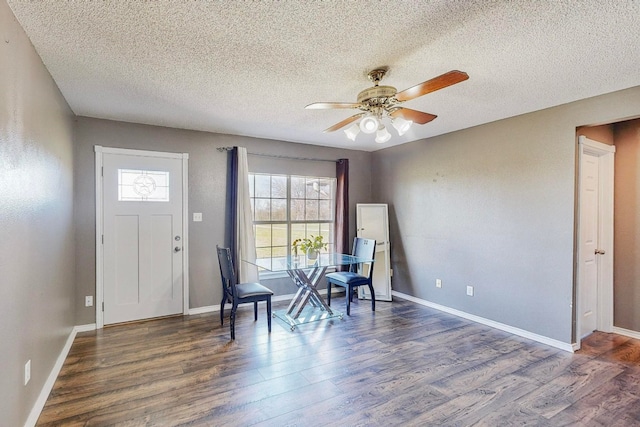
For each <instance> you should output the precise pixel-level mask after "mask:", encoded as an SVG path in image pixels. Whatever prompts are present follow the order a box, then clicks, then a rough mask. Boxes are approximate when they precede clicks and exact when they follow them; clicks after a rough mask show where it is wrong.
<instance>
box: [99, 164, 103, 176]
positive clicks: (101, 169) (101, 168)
mask: <svg viewBox="0 0 640 427" xmlns="http://www.w3.org/2000/svg"><path fill="white" fill-rule="evenodd" d="M100 176H104V166H101V167H100Z"/></svg>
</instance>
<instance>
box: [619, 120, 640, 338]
mask: <svg viewBox="0 0 640 427" xmlns="http://www.w3.org/2000/svg"><path fill="white" fill-rule="evenodd" d="M614 144H615V146H616V161H615V190H614V194H615V198H614V199H615V200H614V238H613V242H614V251H613V252H614V261H613V263H614V265H613V269H614V270H613V281H614V288H613V291H614V293H613V295H614V303H613V305H614V315H613V324H614V325H615V326H618V327H620V328H625V329H630V330H633V331H637V332H640V262H638V260H639V259H640V221H638V215H639V213H640V185H639V184H640V120H631V121H626V122H624V123H619V124H616V125H615V126H614Z"/></svg>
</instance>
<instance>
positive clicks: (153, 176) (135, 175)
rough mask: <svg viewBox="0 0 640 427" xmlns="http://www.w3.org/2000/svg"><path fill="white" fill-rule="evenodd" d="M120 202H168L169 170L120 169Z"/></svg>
mask: <svg viewBox="0 0 640 427" xmlns="http://www.w3.org/2000/svg"><path fill="white" fill-rule="evenodd" d="M118 201H119V202H168V201H169V172H168V171H147V170H137V169H118Z"/></svg>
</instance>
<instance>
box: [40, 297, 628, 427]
mask: <svg viewBox="0 0 640 427" xmlns="http://www.w3.org/2000/svg"><path fill="white" fill-rule="evenodd" d="M332 302H333V301H332ZM342 304H344V298H337V299H336V300H335V302H334V308H335V307H338V306H340V307H342ZM276 308H278V305H276ZM279 308H281V306H280V307H279ZM265 316H266V314H265V310H264V308H263V307H261V311H260V318H259V319H258V322H254V321H253V313H252V307H251V306H250V305H249V306H245V307H244V308H243V309H242V310H241V311H240V312H239V316H238V326H237V330H236V337H237V339H236V341H235V342H231V341H230V340H229V329H228V325H227V324H225V326H224V327H221V326H220V324H219V320H218V313H211V314H206V315H197V316H190V317H177V318H168V319H159V320H153V321H147V322H141V323H136V324H129V325H121V326H115V327H109V328H105V329H103V330H100V331H95V332H86V333H81V334H78V336H77V338H76V340H75V342H74V344H73V347H72V348H71V351H70V353H69V356H68V358H67V360H66V362H65V364H64V367H63V368H62V371H61V373H60V376H59V378H58V380H57V381H56V383H55V386H54V388H53V391H52V392H51V395H50V396H49V399H48V401H47V403H46V406H45V408H44V410H43V412H42V415H41V416H40V419H39V422H38V425H42V426H60V425H65V426H66V425H72V426H75V425H99V426H110V425H115V426H174V425H182V424H186V425H193V426H220V425H230V426H245V425H261V426H355V425H371V426H390V425H420V426H425V425H427V426H470V425H479V426H501V425H506V426H511V425H535V426H563V425H579V426H591V425H593V426H632V425H640V340H634V339H630V338H626V337H622V336H618V335H613V334H603V333H595V334H593V335H592V336H591V337H590V338H589V339H588V340H586V341H584V342H583V349H582V350H581V351H580V352H578V353H577V354H570V353H568V352H564V351H561V350H557V349H555V348H552V347H549V346H546V345H542V344H538V343H535V342H533V341H530V340H527V339H523V338H519V337H516V336H513V335H510V334H507V333H504V332H502V331H499V330H496V329H492V328H489V327H486V326H483V325H479V324H476V323H472V322H469V321H466V320H464V319H461V318H458V317H454V316H451V315H448V314H445V313H441V312H439V311H436V310H432V309H429V308H426V307H423V306H420V305H417V304H414V303H411V302H408V301H404V300H400V299H396V300H395V301H394V302H393V303H385V302H379V303H378V304H377V311H376V312H375V314H374V313H372V312H371V310H370V305H369V303H368V302H365V301H360V302H354V304H353V305H352V316H351V317H347V318H345V319H344V320H339V319H334V320H326V321H321V322H319V323H315V324H308V325H303V326H301V327H299V328H298V329H297V330H295V331H294V332H291V331H290V330H289V328H288V327H287V326H286V325H284V324H282V323H281V322H280V321H279V320H275V319H274V323H273V332H272V333H271V334H270V335H268V334H267V326H266V318H265Z"/></svg>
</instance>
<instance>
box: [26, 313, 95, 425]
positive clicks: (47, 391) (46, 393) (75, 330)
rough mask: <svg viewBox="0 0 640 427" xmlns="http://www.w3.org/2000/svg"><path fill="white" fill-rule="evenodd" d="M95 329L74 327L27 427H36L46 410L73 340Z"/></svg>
mask: <svg viewBox="0 0 640 427" xmlns="http://www.w3.org/2000/svg"><path fill="white" fill-rule="evenodd" d="M95 329H96V324H95V323H92V324H89V325H80V326H74V327H73V329H72V330H71V333H70V334H69V336H68V337H67V341H66V342H65V343H64V347H62V351H61V352H60V354H59V355H58V358H57V359H56V363H55V364H54V365H53V369H51V372H50V373H49V376H48V377H47V380H46V381H45V382H44V385H43V386H42V390H40V394H39V395H38V398H37V399H36V402H35V404H34V405H33V407H32V408H31V412H29V417H27V421H25V423H24V425H25V427H32V426H35V425H36V422H38V417H40V414H41V413H42V408H44V405H45V403H47V399H48V398H49V394H50V393H51V390H52V389H53V385H54V384H55V382H56V379H57V378H58V375H59V374H60V370H61V369H62V365H63V364H64V361H65V359H66V358H67V355H68V354H69V350H71V346H72V345H73V340H74V339H75V338H76V335H77V334H78V332H86V331H93V330H95Z"/></svg>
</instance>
